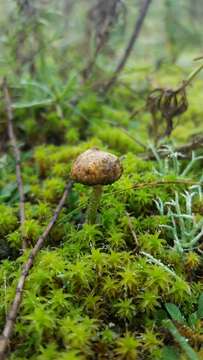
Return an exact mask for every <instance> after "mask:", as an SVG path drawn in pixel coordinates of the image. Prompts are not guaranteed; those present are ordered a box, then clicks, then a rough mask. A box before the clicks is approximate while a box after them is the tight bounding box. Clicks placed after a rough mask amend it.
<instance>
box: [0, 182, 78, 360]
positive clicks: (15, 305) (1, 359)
mask: <svg viewBox="0 0 203 360" xmlns="http://www.w3.org/2000/svg"><path fill="white" fill-rule="evenodd" d="M72 185H73V181H69V182H68V184H67V186H66V188H65V191H64V193H63V196H62V198H61V200H60V201H59V203H58V206H57V208H56V210H55V212H54V215H53V217H52V219H51V221H50V223H49V224H48V225H47V227H46V229H45V230H44V232H43V234H42V235H41V236H40V237H39V239H38V240H37V242H36V244H35V246H34V248H33V249H32V250H31V252H30V255H29V258H28V260H27V262H26V263H25V264H24V266H23V269H22V272H21V275H20V278H19V280H18V284H17V287H16V293H15V297H14V300H13V302H12V304H11V307H10V310H9V313H8V316H7V319H6V323H5V326H4V329H3V332H2V335H1V337H0V360H5V358H6V351H7V348H8V346H9V342H10V338H11V336H12V332H13V328H14V325H15V321H16V317H17V314H18V310H19V307H20V304H21V301H22V294H23V289H24V285H25V281H26V278H27V276H28V274H29V271H30V269H31V267H32V266H33V262H34V260H35V258H36V256H37V254H38V252H39V251H40V249H41V247H42V246H43V244H44V241H45V240H46V238H47V236H48V235H49V233H50V230H51V229H52V227H53V225H54V224H55V222H56V220H57V218H58V216H59V213H60V211H61V210H62V207H63V206H64V204H65V201H66V198H67V196H68V194H69V192H70V190H71V188H72Z"/></svg>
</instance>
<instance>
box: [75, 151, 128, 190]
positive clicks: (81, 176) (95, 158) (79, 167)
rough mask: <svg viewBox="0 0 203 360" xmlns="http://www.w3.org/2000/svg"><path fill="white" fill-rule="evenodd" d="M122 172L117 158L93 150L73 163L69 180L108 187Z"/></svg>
mask: <svg viewBox="0 0 203 360" xmlns="http://www.w3.org/2000/svg"><path fill="white" fill-rule="evenodd" d="M122 172H123V168H122V165H121V163H120V160H119V158H117V157H116V156H115V155H112V154H110V153H108V152H105V151H100V150H98V149H95V148H93V149H90V150H87V151H85V152H84V153H82V154H81V155H79V156H78V157H77V159H76V160H75V161H74V163H73V166H72V171H71V178H72V180H74V181H76V182H79V183H82V184H85V185H108V184H112V183H113V182H114V181H116V180H118V179H119V178H120V176H121V175H122Z"/></svg>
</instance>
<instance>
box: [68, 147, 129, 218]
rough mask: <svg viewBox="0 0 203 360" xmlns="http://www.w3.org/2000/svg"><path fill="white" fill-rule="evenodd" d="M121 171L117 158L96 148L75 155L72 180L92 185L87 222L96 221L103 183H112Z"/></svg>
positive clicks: (119, 175)
mask: <svg viewBox="0 0 203 360" xmlns="http://www.w3.org/2000/svg"><path fill="white" fill-rule="evenodd" d="M122 172H123V168H122V165H121V163H120V160H119V158H117V157H116V156H115V155H112V154H110V153H108V152H105V151H101V150H99V149H97V148H93V149H90V150H87V151H85V152H84V153H82V154H81V155H79V156H78V157H77V159H76V160H75V162H74V163H73V166H72V171H71V178H72V180H74V181H76V182H79V183H81V184H84V185H88V186H93V190H92V194H91V197H90V200H89V206H88V210H87V223H89V224H94V223H95V222H96V218H97V210H98V207H99V204H100V199H101V195H102V188H103V185H109V184H112V183H114V182H115V181H116V180H118V179H119V178H120V177H121V175H122Z"/></svg>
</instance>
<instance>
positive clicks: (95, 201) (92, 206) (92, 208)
mask: <svg viewBox="0 0 203 360" xmlns="http://www.w3.org/2000/svg"><path fill="white" fill-rule="evenodd" d="M101 195H102V185H95V186H93V189H92V193H91V196H90V200H89V206H88V210H87V223H88V224H95V223H96V219H97V209H98V207H99V204H100V199H101Z"/></svg>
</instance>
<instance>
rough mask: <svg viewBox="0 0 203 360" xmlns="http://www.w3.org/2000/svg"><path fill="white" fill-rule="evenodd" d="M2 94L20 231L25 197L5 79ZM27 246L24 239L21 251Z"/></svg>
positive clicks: (23, 218) (9, 98) (23, 217)
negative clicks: (14, 177)
mask: <svg viewBox="0 0 203 360" xmlns="http://www.w3.org/2000/svg"><path fill="white" fill-rule="evenodd" d="M3 94H4V102H5V108H6V114H7V124H8V136H9V140H10V143H11V146H12V148H13V155H14V158H15V163H16V179H17V185H18V192H19V197H20V203H19V208H20V210H19V213H20V214H19V215H20V226H21V231H22V226H23V224H24V222H25V204H24V203H25V196H24V189H23V180H22V175H21V165H20V150H19V148H18V145H17V140H16V136H15V132H14V127H13V111H12V106H11V97H10V94H9V90H8V85H7V81H6V79H4V81H3ZM26 248H27V244H26V241H25V239H22V249H23V250H24V249H26Z"/></svg>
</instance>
